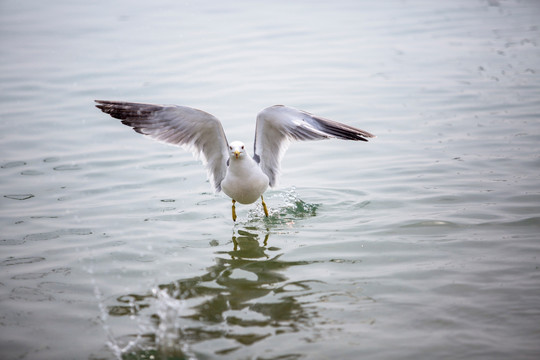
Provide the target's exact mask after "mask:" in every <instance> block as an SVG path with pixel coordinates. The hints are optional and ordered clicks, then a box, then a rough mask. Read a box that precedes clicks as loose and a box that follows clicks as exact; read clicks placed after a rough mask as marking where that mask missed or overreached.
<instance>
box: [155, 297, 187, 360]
mask: <svg viewBox="0 0 540 360" xmlns="http://www.w3.org/2000/svg"><path fill="white" fill-rule="evenodd" d="M152 294H153V295H154V297H155V299H156V310H157V316H158V318H159V322H158V325H157V328H156V329H155V335H156V347H157V350H158V353H159V354H160V355H161V356H163V357H164V358H167V359H168V358H171V357H179V358H182V359H190V360H191V359H194V360H195V359H196V357H195V356H194V355H193V353H192V352H191V350H190V348H189V345H188V343H187V341H185V339H184V336H183V335H184V331H183V326H182V324H181V320H182V318H181V315H182V313H185V308H186V304H185V301H184V300H182V297H181V296H182V295H181V294H180V293H179V290H178V289H177V290H175V291H174V293H173V294H172V295H169V293H168V292H167V290H164V289H159V288H154V289H152Z"/></svg>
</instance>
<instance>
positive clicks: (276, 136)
mask: <svg viewBox="0 0 540 360" xmlns="http://www.w3.org/2000/svg"><path fill="white" fill-rule="evenodd" d="M371 137H374V135H372V134H370V133H368V132H367V131H364V130H360V129H357V128H355V127H352V126H349V125H345V124H342V123H339V122H337V121H332V120H328V119H324V118H320V117H317V116H315V115H313V114H310V113H308V112H305V111H301V110H297V109H293V108H290V107H287V106H283V105H274V106H271V107H268V108H266V109H264V110H262V111H261V112H260V113H259V114H258V115H257V127H256V129H255V149H254V153H255V155H254V156H253V158H254V159H255V161H257V162H258V163H259V165H260V167H261V169H262V171H263V172H264V173H265V174H266V175H267V176H268V178H269V179H270V186H275V185H276V183H277V177H278V175H279V169H280V162H281V159H282V158H283V155H284V154H285V151H286V150H287V147H288V146H289V143H290V141H292V140H321V139H329V138H337V139H343V140H355V141H358V140H360V141H367V138H371Z"/></svg>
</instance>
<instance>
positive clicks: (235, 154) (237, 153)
mask: <svg viewBox="0 0 540 360" xmlns="http://www.w3.org/2000/svg"><path fill="white" fill-rule="evenodd" d="M234 156H236V158H237V159H238V156H240V151H238V150H236V151H234Z"/></svg>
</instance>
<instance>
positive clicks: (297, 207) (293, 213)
mask: <svg viewBox="0 0 540 360" xmlns="http://www.w3.org/2000/svg"><path fill="white" fill-rule="evenodd" d="M271 199H272V201H273V202H274V204H273V206H271V205H269V213H270V214H269V217H268V221H269V222H271V223H276V224H279V223H287V222H289V221H294V220H296V219H302V218H308V217H313V216H316V215H317V209H318V208H319V206H320V204H310V203H307V202H305V201H304V200H302V199H300V198H299V196H298V193H297V192H296V187H294V186H293V187H291V188H290V189H289V190H287V191H285V192H280V193H278V194H275V195H273V196H272V197H271ZM276 199H277V200H278V201H281V202H282V203H281V204H276V203H275V200H276ZM261 214H263V212H262V206H261V204H258V205H257V208H256V209H254V210H251V211H250V212H249V214H248V221H250V222H251V221H259V220H260V219H261V218H262V215H261Z"/></svg>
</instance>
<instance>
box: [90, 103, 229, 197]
mask: <svg viewBox="0 0 540 360" xmlns="http://www.w3.org/2000/svg"><path fill="white" fill-rule="evenodd" d="M96 103H97V104H98V105H96V107H97V108H99V109H101V111H103V112H104V113H107V114H109V115H111V116H112V117H114V118H117V119H120V120H122V123H123V124H125V125H128V126H131V127H132V128H133V130H135V131H136V132H138V133H141V134H143V135H148V136H149V137H151V138H153V139H155V140H159V141H163V142H166V143H169V144H173V145H178V146H182V147H183V148H185V149H187V150H189V151H191V152H192V153H193V155H195V156H196V157H197V158H198V159H201V160H202V162H203V164H204V165H205V166H206V170H207V172H208V178H209V180H210V183H211V184H212V186H213V187H214V189H215V191H216V192H219V191H220V190H221V181H222V180H223V178H224V177H225V174H226V172H227V159H228V158H229V153H228V151H227V148H228V145H227V138H226V137H225V132H224V131H223V127H222V126H221V122H220V121H219V120H218V119H217V118H216V117H214V116H213V115H210V114H208V113H206V112H204V111H201V110H197V109H194V108H190V107H186V106H177V105H154V104H141V103H130V102H121V101H107V100H96Z"/></svg>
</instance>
